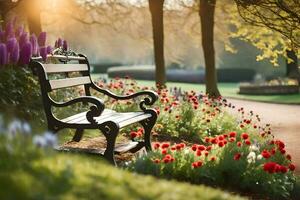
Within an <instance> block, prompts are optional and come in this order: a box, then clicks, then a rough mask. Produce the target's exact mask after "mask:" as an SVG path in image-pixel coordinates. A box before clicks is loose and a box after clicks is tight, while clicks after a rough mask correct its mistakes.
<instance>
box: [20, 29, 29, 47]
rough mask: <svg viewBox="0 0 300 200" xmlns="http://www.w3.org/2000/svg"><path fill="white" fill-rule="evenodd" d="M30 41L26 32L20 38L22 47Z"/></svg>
mask: <svg viewBox="0 0 300 200" xmlns="http://www.w3.org/2000/svg"><path fill="white" fill-rule="evenodd" d="M27 42H29V38H28V33H26V32H24V33H23V34H22V35H21V36H20V39H19V45H20V49H22V48H23V45H24V44H26V43H27Z"/></svg>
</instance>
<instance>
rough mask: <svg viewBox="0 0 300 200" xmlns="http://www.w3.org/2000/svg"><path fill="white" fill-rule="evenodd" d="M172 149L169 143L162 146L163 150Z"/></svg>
mask: <svg viewBox="0 0 300 200" xmlns="http://www.w3.org/2000/svg"><path fill="white" fill-rule="evenodd" d="M169 147H170V144H169V143H163V144H162V145H161V148H162V149H167V148H169Z"/></svg>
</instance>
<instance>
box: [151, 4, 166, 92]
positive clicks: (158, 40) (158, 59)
mask: <svg viewBox="0 0 300 200" xmlns="http://www.w3.org/2000/svg"><path fill="white" fill-rule="evenodd" d="M148 2H149V9H150V13H151V19H152V29H153V43H154V60H155V76H156V84H157V86H158V87H165V84H166V69H165V59H164V15H163V7H164V0H149V1H148Z"/></svg>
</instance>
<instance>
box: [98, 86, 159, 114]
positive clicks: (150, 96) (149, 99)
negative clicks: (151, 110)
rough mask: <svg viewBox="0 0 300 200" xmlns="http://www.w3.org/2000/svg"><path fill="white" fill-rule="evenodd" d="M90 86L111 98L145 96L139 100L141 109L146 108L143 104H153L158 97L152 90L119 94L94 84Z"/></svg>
mask: <svg viewBox="0 0 300 200" xmlns="http://www.w3.org/2000/svg"><path fill="white" fill-rule="evenodd" d="M92 88H93V89H95V90H96V91H98V92H101V93H103V94H105V95H107V96H109V97H111V98H114V99H116V100H129V99H133V98H136V97H140V96H145V98H144V99H143V100H142V101H141V102H140V108H141V110H143V111H145V110H146V107H145V106H151V105H153V104H154V103H155V102H156V101H157V99H158V95H157V93H156V92H154V91H152V90H145V91H141V92H137V93H134V94H130V95H122V96H121V95H117V94H114V93H112V92H111V91H109V90H106V89H102V88H100V87H98V86H97V85H95V84H92Z"/></svg>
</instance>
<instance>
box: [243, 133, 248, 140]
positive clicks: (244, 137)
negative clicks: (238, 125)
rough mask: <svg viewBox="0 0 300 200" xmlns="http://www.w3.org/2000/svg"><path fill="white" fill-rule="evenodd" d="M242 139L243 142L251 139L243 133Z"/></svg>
mask: <svg viewBox="0 0 300 200" xmlns="http://www.w3.org/2000/svg"><path fill="white" fill-rule="evenodd" d="M241 138H242V139H243V140H247V139H248V138H249V135H248V134H247V133H242V135H241Z"/></svg>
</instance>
